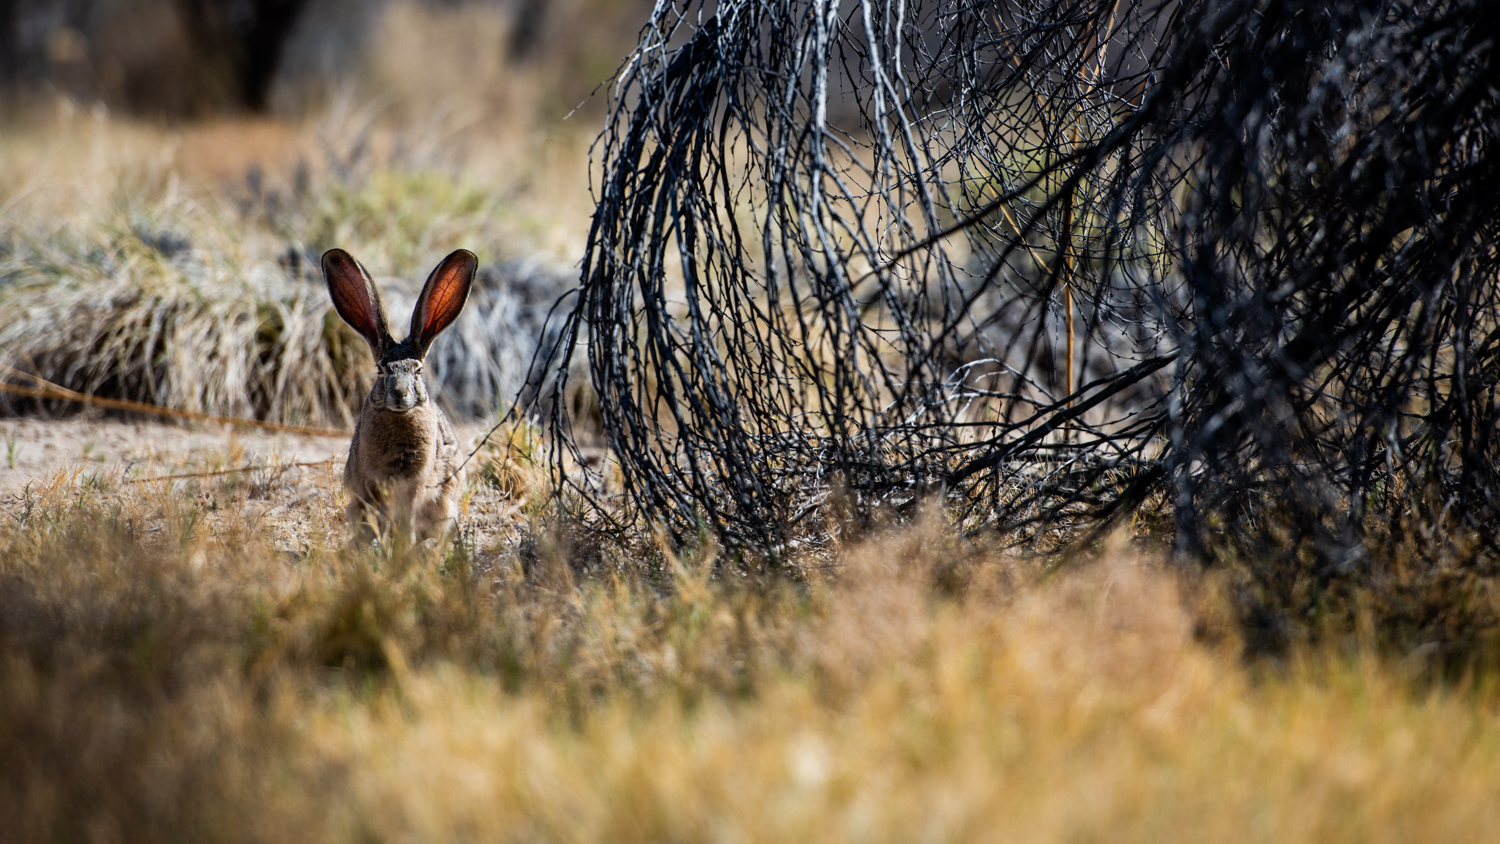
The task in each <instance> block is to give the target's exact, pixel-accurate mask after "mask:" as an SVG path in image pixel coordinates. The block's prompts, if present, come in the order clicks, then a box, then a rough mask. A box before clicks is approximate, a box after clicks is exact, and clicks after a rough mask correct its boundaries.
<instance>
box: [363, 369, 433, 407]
mask: <svg viewBox="0 0 1500 844" xmlns="http://www.w3.org/2000/svg"><path fill="white" fill-rule="evenodd" d="M370 398H371V399H372V400H373V402H374V404H375V405H376V406H377V407H379V408H381V409H382V410H388V411H391V412H393V413H405V412H406V411H408V410H411V409H413V408H416V407H420V406H421V405H423V404H426V403H427V384H426V383H425V382H424V381H423V379H422V362H421V361H419V360H414V359H406V360H397V361H391V362H390V363H384V364H382V365H381V367H380V374H379V375H377V376H376V377H375V385H374V387H373V388H372V389H371V391H370Z"/></svg>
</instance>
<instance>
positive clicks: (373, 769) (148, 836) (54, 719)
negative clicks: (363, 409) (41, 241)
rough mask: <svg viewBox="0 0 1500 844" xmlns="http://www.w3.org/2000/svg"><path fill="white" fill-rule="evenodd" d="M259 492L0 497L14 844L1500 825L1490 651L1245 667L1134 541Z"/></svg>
mask: <svg viewBox="0 0 1500 844" xmlns="http://www.w3.org/2000/svg"><path fill="white" fill-rule="evenodd" d="M136 471H138V472H139V471H142V470H141V467H136ZM146 474H150V472H146ZM276 477H278V476H277V475H275V474H267V475H264V476H260V475H256V476H254V477H251V478H246V477H244V476H233V475H231V476H226V477H220V478H207V479H188V480H178V481H172V482H161V483H145V484H141V483H125V482H124V481H123V478H122V476H120V475H118V474H110V473H108V472H104V471H101V472H99V473H95V474H91V475H80V474H73V475H70V476H62V477H59V478H56V479H54V481H53V483H51V484H34V485H33V486H32V487H31V488H30V489H28V490H27V491H26V492H24V493H22V494H20V495H18V496H16V497H15V498H13V499H11V500H9V501H7V502H5V503H4V509H3V512H4V516H3V522H0V678H3V679H0V758H3V759H4V760H6V761H5V764H3V765H0V817H3V818H6V819H8V820H7V828H8V836H7V838H8V840H13V841H70V840H88V841H143V840H192V841H221V840H222V841H231V840H233V841H288V840H298V841H335V840H340V841H342V840H361V841H459V840H526V841H669V840H670V841H707V840H715V841H766V842H779V841H789V840H799V841H831V840H858V841H913V840H928V841H949V840H1023V841H1061V840H1068V841H1164V840H1180V841H1188V840H1191V841H1203V840H1210V841H1277V842H1284V841H1320V842H1321V841H1359V842H1369V841H1413V840H1439V841H1481V840H1494V839H1495V838H1496V837H1497V836H1500V804H1497V803H1496V802H1495V801H1494V800H1493V794H1494V790H1495V787H1496V785H1497V784H1500V717H1497V715H1500V689H1497V688H1496V684H1495V682H1494V678H1493V676H1491V675H1488V674H1475V673H1471V674H1469V675H1468V676H1467V677H1466V678H1465V679H1462V680H1460V681H1458V682H1449V683H1438V684H1435V683H1432V682H1430V681H1426V680H1420V679H1416V676H1417V672H1414V671H1413V670H1411V669H1412V667H1411V665H1409V664H1403V663H1400V662H1396V661H1392V660H1388V659H1383V658H1380V657H1377V656H1372V655H1370V654H1369V652H1368V651H1366V650H1362V649H1360V648H1358V647H1348V648H1345V649H1341V650H1335V649H1330V648H1324V649H1322V650H1304V651H1301V652H1298V653H1296V654H1294V656H1293V657H1292V658H1291V659H1289V660H1288V661H1286V662H1284V663H1280V664H1271V663H1266V662H1256V663H1252V664H1250V665H1249V667H1247V666H1246V664H1245V663H1243V662H1242V661H1241V658H1240V650H1239V648H1238V646H1237V643H1236V641H1235V637H1234V635H1233V632H1232V631H1233V627H1232V625H1231V624H1229V623H1228V622H1227V620H1226V619H1227V617H1228V615H1229V613H1228V610H1227V609H1226V603H1225V600H1224V598H1223V596H1222V595H1221V594H1219V593H1220V591H1221V589H1220V587H1219V586H1218V585H1216V584H1215V583H1213V582H1209V581H1201V580H1199V581H1183V580H1179V579H1178V577H1177V576H1176V575H1174V574H1173V573H1171V572H1170V571H1169V570H1167V569H1165V568H1163V567H1162V566H1160V565H1158V564H1156V563H1153V562H1152V561H1151V560H1150V559H1149V558H1142V557H1141V556H1139V555H1138V554H1136V553H1133V552H1131V551H1129V550H1127V549H1125V548H1123V547H1111V548H1107V549H1105V550H1102V551H1101V552H1100V554H1099V556H1098V559H1095V560H1092V561H1082V560H1080V561H1076V562H1074V563H1071V564H1069V565H1066V566H1064V567H1062V568H1060V569H1055V570H1044V569H1042V568H1040V567H1039V566H1038V565H1036V564H1034V563H1031V562H1026V561H1022V560H1017V559H1013V558H1009V557H1006V556H1002V555H997V554H995V553H993V552H990V551H987V550H985V549H984V548H983V547H982V546H975V545H970V544H966V543H964V542H961V541H959V540H956V539H953V538H952V537H951V535H950V534H949V533H948V532H947V531H946V530H945V529H944V528H943V526H942V525H941V520H940V519H938V518H936V517H929V518H928V519H927V520H926V522H924V523H923V524H918V525H915V526H909V527H907V528H904V529H899V530H893V531H890V532H885V533H878V534H874V535H871V536H870V537H868V538H867V539H865V540H863V541H860V542H857V543H852V544H849V545H846V546H845V547H843V548H840V549H838V550H836V551H835V552H834V553H833V556H832V557H831V558H828V559H821V560H817V561H813V560H805V561H803V562H804V563H807V564H808V565H807V566H805V568H804V569H803V571H804V576H803V577H800V578H788V577H786V576H784V575H777V576H749V575H741V574H736V573H735V569H734V567H733V566H727V567H726V566H718V567H716V566H715V565H714V563H715V558H714V555H713V552H712V550H711V549H699V550H697V551H692V552H687V553H684V554H682V555H673V554H670V553H667V552H666V551H664V550H662V549H660V548H658V547H654V546H653V545H652V544H651V543H649V542H645V543H639V544H637V545H636V546H635V547H631V548H613V547H585V545H583V544H580V543H581V542H583V541H584V540H582V539H580V538H579V535H577V534H575V533H571V532H569V531H565V530H561V529H558V528H555V527H554V528H546V527H544V526H542V525H541V523H537V524H535V525H531V526H530V527H525V526H524V525H523V527H525V529H524V530H523V536H524V537H526V538H523V539H522V540H521V541H519V542H517V541H513V540H509V539H493V538H492V539H481V540H474V539H473V538H470V539H469V540H467V541H465V542H461V543H459V544H458V545H457V546H455V547H454V548H453V549H451V550H448V551H445V552H438V551H435V550H433V549H418V550H416V551H411V552H407V553H390V554H384V555H381V554H378V553H369V552H351V551H349V550H347V549H345V548H344V546H343V544H342V528H341V526H340V524H339V510H340V500H339V499H340V496H341V493H340V491H339V490H338V485H337V480H336V474H335V473H333V472H328V473H325V474H322V475H317V476H316V477H315V482H316V483H319V484H322V485H323V493H322V494H320V495H315V496H311V497H307V498H305V502H304V503H301V504H299V505H298V507H299V508H300V509H299V512H300V513H301V514H302V518H303V520H304V525H303V527H302V528H301V529H300V531H299V534H298V535H299V536H300V537H301V539H299V540H298V541H297V542H295V543H292V544H291V545H288V544H287V543H286V542H284V541H281V540H283V539H285V537H282V536H279V535H278V532H277V530H278V529H277V528H275V527H268V526H267V523H266V522H265V521H264V520H263V519H262V518H261V515H262V514H263V513H264V507H265V503H266V502H267V501H274V500H275V499H276V498H277V496H278V495H279V494H280V493H278V492H277V489H276V482H275V480H274V479H275V478H276ZM304 482H306V481H304ZM531 512H532V514H533V515H535V511H534V510H532V511H531ZM523 519H524V517H523ZM584 560H587V561H589V564H588V567H587V568H584V566H583V564H582V561H584ZM814 563H816V564H814Z"/></svg>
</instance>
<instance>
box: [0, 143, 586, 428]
mask: <svg viewBox="0 0 1500 844" xmlns="http://www.w3.org/2000/svg"><path fill="white" fill-rule="evenodd" d="M359 119H363V118H362V117H360V116H358V115H354V116H348V115H345V116H344V117H342V118H338V116H337V115H335V118H330V120H331V121H332V122H331V123H326V124H319V125H318V128H317V131H318V132H319V133H324V132H326V133H329V134H332V135H334V136H336V137H346V138H348V139H349V140H347V142H346V143H345V144H344V145H342V146H339V147H332V146H330V147H328V149H327V150H325V151H324V153H323V158H322V159H320V160H321V161H322V163H321V164H320V165H319V166H318V167H309V166H307V165H306V164H305V163H304V164H303V165H300V166H299V167H297V168H295V172H294V173H293V174H292V176H291V177H289V178H288V179H285V180H283V181H285V182H286V184H285V185H282V184H281V183H280V182H277V183H275V184H272V179H271V178H270V177H269V176H265V175H263V173H262V172H261V171H260V170H259V169H258V168H257V169H253V170H252V171H251V173H250V175H251V178H250V179H249V181H248V185H247V186H246V187H243V188H235V189H232V190H229V191H222V190H207V191H204V190H195V189H190V188H189V187H187V186H186V184H185V183H184V181H183V180H182V179H180V178H179V174H178V172H177V170H176V169H174V165H173V164H172V163H171V162H170V161H166V162H157V163H154V164H152V163H149V162H148V163H146V164H143V163H141V161H140V160H139V157H138V156H135V155H134V153H121V157H120V160H115V159H111V158H110V157H108V155H107V154H106V153H104V152H103V151H102V150H105V149H112V147H109V146H107V145H106V146H100V145H99V144H96V147H97V148H96V149H94V150H93V151H92V152H90V153H88V157H84V156H83V153H82V152H81V151H77V152H75V153H74V155H76V156H77V157H79V158H82V159H83V160H82V161H79V160H75V159H74V158H70V157H69V153H68V152H67V151H66V150H64V151H62V152H59V153H58V154H57V155H56V156H54V157H52V158H47V157H46V156H39V154H35V153H33V156H32V157H31V158H30V159H27V160H28V163H29V164H31V165H33V166H34V165H35V164H36V162H37V161H38V160H40V161H43V162H49V163H50V167H51V171H50V172H48V171H46V170H43V172H41V173H40V174H32V175H28V174H26V173H23V172H15V171H10V172H4V173H0V190H3V193H0V204H3V205H4V206H5V207H6V208H7V214H6V215H5V217H4V222H3V223H0V349H3V352H0V363H3V364H5V365H7V366H9V367H12V368H14V369H17V370H22V371H25V372H29V373H34V374H36V375H39V376H41V377H43V378H45V379H47V380H49V381H53V382H55V383H58V384H61V385H63V386H65V387H68V388H70V389H73V390H76V391H79V392H84V393H89V394H94V395H103V396H109V397H117V398H126V399H132V400H136V401H143V402H147V403H152V404H158V405H163V406H167V407H173V408H178V409H183V410H191V411H197V412H203V413H213V414H220V415H228V416H237V417H251V418H260V419H267V420H271V421H276V422H282V423H290V424H337V425H348V424H350V423H351V422H352V418H353V414H355V413H357V412H358V407H359V403H360V401H361V399H362V398H363V394H364V391H365V389H366V387H367V380H368V375H369V373H370V372H371V371H373V370H372V366H371V364H370V361H369V355H368V351H367V350H366V348H365V346H364V344H363V343H362V342H361V341H360V340H359V339H358V337H357V336H356V335H354V334H353V333H352V332H351V331H349V330H348V329H347V328H346V327H345V326H344V325H343V324H342V323H341V322H340V321H339V320H338V318H337V316H336V315H334V313H333V311H332V309H331V307H330V305H329V301H328V295H327V292H326V290H325V289H324V286H323V283H322V279H321V277H320V275H319V271H318V268H317V260H318V256H319V255H320V254H321V252H322V251H323V250H324V249H326V248H329V247H332V246H335V245H337V246H341V247H345V248H348V249H350V250H351V251H353V252H354V253H355V254H356V255H357V256H359V258H360V259H361V261H363V262H364V263H365V265H366V266H367V267H369V269H370V271H371V272H372V273H373V274H374V275H375V276H376V278H377V281H378V282H379V283H380V284H381V286H382V288H383V290H385V291H386V293H387V305H388V308H389V309H390V311H391V315H392V319H393V321H394V323H395V324H396V325H397V326H403V325H404V324H405V322H406V320H407V318H408V316H409V313H410V311H409V309H410V303H411V302H412V301H413V300H414V298H415V292H416V290H417V289H419V288H420V285H421V283H422V282H423V281H424V280H425V278H426V274H427V272H428V271H429V270H430V269H431V266H432V265H434V264H435V263H436V261H437V259H438V258H439V257H441V255H443V254H446V253H447V252H449V251H451V250H452V249H454V248H457V247H459V246H465V247H468V248H471V249H473V250H475V251H477V252H479V253H480V255H481V256H482V258H483V259H484V261H485V264H486V265H485V269H484V272H483V273H482V275H481V277H480V283H479V285H478V287H477V289H476V291H475V295H474V297H473V301H472V302H471V303H470V305H469V307H468V309H467V310H466V312H465V314H464V316H463V317H462V318H461V319H460V321H459V322H458V324H457V326H456V327H455V328H454V329H453V330H451V331H450V332H448V334H447V335H446V336H445V338H444V341H443V342H442V343H440V344H439V345H438V346H437V348H436V349H435V350H434V356H433V360H432V361H431V367H430V373H431V379H432V381H433V386H434V388H435V392H436V393H437V394H438V396H439V398H440V400H441V401H443V402H445V403H446V404H448V406H449V407H450V409H452V410H453V411H455V412H456V413H458V414H459V415H460V416H471V417H478V416H483V415H485V414H486V413H490V412H493V411H494V410H496V409H497V408H501V407H504V406H505V405H506V404H507V403H508V402H509V401H511V400H513V399H514V398H515V396H517V395H518V394H519V393H520V391H521V388H522V386H523V384H524V379H525V374H526V369H527V365H528V364H529V363H530V361H531V358H532V355H533V354H534V352H535V350H536V348H537V346H538V344H539V343H540V342H541V340H542V325H541V323H542V321H543V316H544V315H545V313H546V310H547V308H548V307H549V306H550V305H551V303H552V301H553V300H554V299H555V298H556V296H557V295H559V294H560V293H561V292H562V290H563V289H564V288H565V287H566V286H567V280H566V276H565V275H563V274H562V273H560V272H558V271H556V270H554V269H551V267H550V265H549V264H548V263H547V262H545V261H544V260H539V259H537V258H535V257H530V256H527V255H526V254H525V253H524V252H522V251H519V250H517V249H516V248H515V246H514V245H513V243H514V241H515V240H516V239H517V238H516V237H515V235H514V232H515V230H516V226H517V225H518V224H517V222H516V219H515V218H516V217H517V214H516V213H515V212H514V211H513V210H512V209H511V208H510V206H509V205H508V203H507V202H506V201H504V200H502V199H501V198H500V196H499V193H498V191H497V190H496V189H495V187H493V186H487V185H483V184H476V183H474V182H472V181H471V180H467V179H466V178H464V177H461V176H459V175H457V174H456V172H454V171H453V169H452V168H451V167H449V168H444V167H443V166H441V163H440V162H438V161H435V160H434V158H433V156H432V154H431V152H430V150H419V151H417V152H406V153H403V152H401V145H400V144H397V143H395V142H394V141H390V140H387V141H386V142H385V144H384V145H383V147H382V146H381V145H379V144H376V143H375V142H374V141H373V140H371V136H372V135H374V130H372V129H369V127H368V120H365V122H364V123H362V124H358V125H361V126H364V127H365V128H363V129H360V130H351V129H348V128H347V124H351V123H357V121H358V120H359ZM94 131H95V132H96V133H98V134H101V135H103V136H105V137H106V138H109V137H111V136H112V135H113V134H114V133H117V130H116V129H115V128H113V124H111V123H110V122H108V121H101V122H98V123H97V125H96V126H95V127H94ZM118 134H120V135H122V136H123V135H126V134H127V133H126V132H125V131H124V130H118ZM147 134H148V135H149V133H147ZM43 137H44V138H45V137H46V136H45V135H44V136H43ZM380 148H383V149H384V150H385V151H384V152H374V151H372V150H377V149H380ZM95 153H97V154H98V155H97V156H96V155H95ZM0 169H3V168H0Z"/></svg>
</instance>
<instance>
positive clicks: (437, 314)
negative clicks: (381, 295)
mask: <svg viewBox="0 0 1500 844" xmlns="http://www.w3.org/2000/svg"><path fill="white" fill-rule="evenodd" d="M478 269H479V259H478V258H476V257H474V253H473V252H470V251H469V250H467V249H460V250H458V251H456V252H454V253H453V254H452V255H449V256H448V257H446V258H444V259H443V262H442V263H441V264H438V265H437V269H435V270H433V271H432V275H430V276H428V277H427V284H425V285H423V287H422V295H421V296H419V297H417V307H416V309H414V310H413V311H412V312H411V337H410V338H408V342H410V343H411V344H412V345H413V346H415V347H416V352H417V357H418V358H425V357H427V348H428V347H429V346H431V345H432V341H433V339H434V338H436V337H437V336H438V333H439V332H441V331H442V330H443V329H445V328H447V327H448V326H449V325H452V324H453V321H454V320H455V319H458V315H459V314H460V313H462V312H463V309H464V303H465V302H467V301H468V300H469V287H470V286H472V285H473V283H474V273H475V272H476V271H477V270H478Z"/></svg>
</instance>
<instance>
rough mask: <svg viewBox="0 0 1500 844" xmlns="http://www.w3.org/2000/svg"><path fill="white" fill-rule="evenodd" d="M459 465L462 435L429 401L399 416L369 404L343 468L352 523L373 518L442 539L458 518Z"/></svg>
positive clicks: (416, 533) (460, 470)
mask: <svg viewBox="0 0 1500 844" xmlns="http://www.w3.org/2000/svg"><path fill="white" fill-rule="evenodd" d="M458 464H459V450H458V437H457V436H456V435H455V434H454V431H453V426H452V425H451V424H450V423H449V422H448V419H447V417H446V416H444V415H443V414H442V412H441V411H439V410H438V409H437V408H435V407H434V406H433V405H432V404H431V403H430V402H429V403H427V404H423V405H421V406H419V407H415V408H413V409H411V410H407V411H404V412H395V411H390V410H386V409H384V408H381V407H377V406H375V405H374V404H373V402H371V401H369V400H366V402H365V408H364V411H363V412H362V413H361V414H360V418H359V423H358V425H357V426H356V428H355V431H354V439H353V441H352V442H350V444H349V461H348V463H346V464H345V465H344V487H345V489H346V490H347V491H348V493H349V510H350V512H349V514H348V515H349V520H350V522H351V524H354V525H356V526H359V525H361V523H364V522H368V521H370V520H371V517H373V519H374V521H375V522H376V523H377V525H376V526H378V525H379V524H380V523H389V524H391V525H393V526H399V527H401V528H403V529H405V530H408V531H411V532H412V533H414V534H415V535H416V536H417V537H419V538H426V537H431V536H438V535H441V534H442V533H444V532H445V531H446V530H447V528H448V527H449V526H450V525H451V524H452V523H453V521H454V520H455V519H456V518H457V516H458V497H459V493H460V491H461V490H462V488H463V482H464V472H463V470H462V469H461V468H459V466H458ZM372 527H375V526H372Z"/></svg>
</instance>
